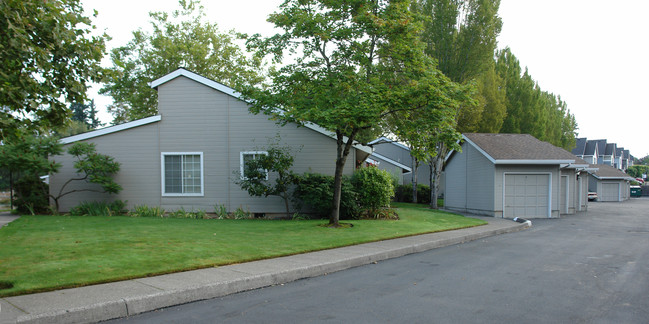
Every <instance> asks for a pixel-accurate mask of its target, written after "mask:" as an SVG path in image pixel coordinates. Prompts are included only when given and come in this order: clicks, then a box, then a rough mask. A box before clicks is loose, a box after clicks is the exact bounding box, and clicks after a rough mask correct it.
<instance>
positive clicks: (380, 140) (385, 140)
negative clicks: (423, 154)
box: [367, 136, 410, 151]
mask: <svg viewBox="0 0 649 324" xmlns="http://www.w3.org/2000/svg"><path fill="white" fill-rule="evenodd" d="M386 143H389V144H392V145H396V146H397V147H399V148H402V149H404V150H406V151H410V148H409V147H408V146H406V145H405V144H402V143H400V142H399V141H395V140H393V139H389V138H387V137H385V136H382V137H379V138H377V139H375V140H373V141H371V142H369V143H367V145H369V146H372V145H378V144H386Z"/></svg>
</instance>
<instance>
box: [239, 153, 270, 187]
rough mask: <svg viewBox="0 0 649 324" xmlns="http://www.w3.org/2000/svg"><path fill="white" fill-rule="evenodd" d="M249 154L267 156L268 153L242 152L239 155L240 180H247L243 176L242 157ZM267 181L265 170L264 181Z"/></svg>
mask: <svg viewBox="0 0 649 324" xmlns="http://www.w3.org/2000/svg"><path fill="white" fill-rule="evenodd" d="M250 154H264V155H268V152H266V151H244V152H240V153H239V175H240V177H241V180H248V179H247V178H246V177H244V176H243V156H244V155H250ZM265 180H268V170H266V179H265Z"/></svg>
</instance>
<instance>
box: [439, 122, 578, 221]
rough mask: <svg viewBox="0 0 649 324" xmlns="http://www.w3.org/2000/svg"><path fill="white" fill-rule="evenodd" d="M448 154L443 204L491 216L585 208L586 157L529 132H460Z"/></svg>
mask: <svg viewBox="0 0 649 324" xmlns="http://www.w3.org/2000/svg"><path fill="white" fill-rule="evenodd" d="M463 139H464V142H463V143H462V152H457V151H453V152H451V153H450V154H449V155H448V157H447V158H446V166H445V173H446V189H445V192H446V193H445V198H444V206H445V208H447V209H449V210H454V211H459V212H463V213H472V214H479V215H487V216H494V217H505V218H513V217H525V218H537V217H559V215H561V214H573V213H575V212H577V211H581V210H586V208H587V200H588V199H587V193H588V190H587V185H588V173H586V172H585V169H586V168H587V167H588V163H586V161H584V160H582V159H580V158H577V157H576V156H574V155H573V154H571V153H570V152H568V151H566V150H564V149H561V148H558V147H556V146H554V145H552V144H550V143H547V142H542V141H539V140H537V139H536V138H534V137H533V136H531V135H527V134H463Z"/></svg>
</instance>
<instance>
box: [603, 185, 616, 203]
mask: <svg viewBox="0 0 649 324" xmlns="http://www.w3.org/2000/svg"><path fill="white" fill-rule="evenodd" d="M600 200H601V201H619V200H620V184H619V183H602V197H601V198H600Z"/></svg>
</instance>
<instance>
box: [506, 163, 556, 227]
mask: <svg viewBox="0 0 649 324" xmlns="http://www.w3.org/2000/svg"><path fill="white" fill-rule="evenodd" d="M549 177H550V175H548V174H505V190H504V196H505V197H504V203H505V206H503V209H504V212H505V217H548V206H549V199H548V198H549V196H548V192H549V179H550V178H549Z"/></svg>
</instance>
